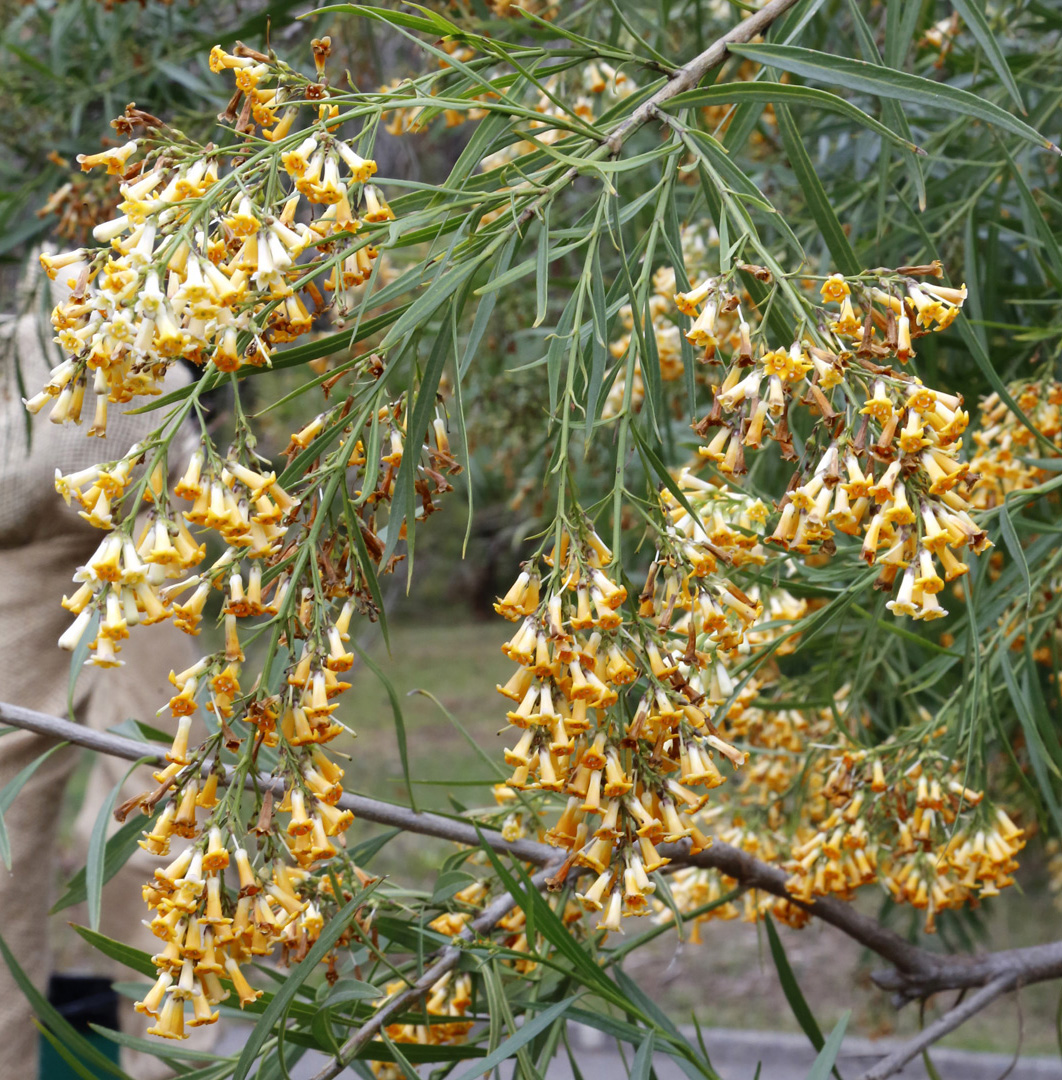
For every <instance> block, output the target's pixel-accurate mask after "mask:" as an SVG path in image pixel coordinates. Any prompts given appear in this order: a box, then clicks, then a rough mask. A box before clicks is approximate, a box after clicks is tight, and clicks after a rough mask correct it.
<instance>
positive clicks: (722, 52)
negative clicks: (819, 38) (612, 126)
mask: <svg viewBox="0 0 1062 1080" xmlns="http://www.w3.org/2000/svg"><path fill="white" fill-rule="evenodd" d="M796 2H797V0H771V2H770V3H769V4H764V6H763V7H762V8H760V10H759V11H757V12H756V13H755V14H754V15H750V16H749V17H748V18H747V19H744V20H742V21H741V22H739V23H738V24H737V26H735V27H734V28H733V29H732V30H729V31H727V33H725V34H724V35H723V36H722V37H721V38H719V39H718V40H717V41H714V42H713V43H712V44H711V45H709V46H708V48H707V49H705V50H704V52H702V53H700V54H699V55H698V56H695V57H694V58H693V59H692V60H691V61H690V62H689V63H688V64H685V65H684V66H683V67H681V68H679V69H678V71H676V72H675V74H674V75H673V76H672V78H671V79H670V81H669V82H668V83H667V84H666V85H665V86H662V87H661V88H660V89H659V90H657V92H656V93H655V94H653V96H652V97H651V98H649V99H648V100H646V101H643V102H642V104H641V105H639V106H638V108H636V109H635V110H634V112H632V113H631V115H630V116H628V117H627V119H626V120H624V121H623V122H622V123H621V124H619V125H618V126H617V128H616V130H615V131H613V132H612V134H611V135H609V137H608V139H607V140H606V145H607V146H608V148H609V150H610V151H611V152H612V153H613V154H615V153H618V151H619V149H620V147H622V146H623V144H624V142H626V140H627V139H628V138H630V136H631V135H633V134H634V132H635V131H637V130H638V128H640V127H641V126H642V125H643V124H645V123H647V122H648V121H650V120H653V119H655V118H656V117H657V116H658V115H659V107H660V106H661V105H663V103H664V102H665V101H670V100H671V99H672V98H673V97H676V96H677V95H678V94H682V93H685V92H686V91H687V90H692V89H693V88H694V87H695V86H696V85H697V84H698V83H699V82H700V81H701V79H703V78H704V77H705V75H707V74H708V72H709V71H711V70H712V68H716V67H719V65H720V64H721V63H722V62H723V61H724V60H725V59H726V57H727V51H728V50H729V48H730V46H731V45H742V44H745V43H746V42H749V41H751V40H752V39H753V38H754V37H756V36H757V35H758V34H762V33H763V31H764V30H766V29H767V28H768V27H770V25H771V24H772V23H773V22H775V20H776V19H778V18H779V17H780V16H782V15H784V14H785V13H786V12H787V11H788V10H789V9H790V8H791V7H792V6H793V5H794V4H795V3H796Z"/></svg>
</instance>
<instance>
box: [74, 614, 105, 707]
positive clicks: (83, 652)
mask: <svg viewBox="0 0 1062 1080" xmlns="http://www.w3.org/2000/svg"><path fill="white" fill-rule="evenodd" d="M99 623H100V616H99V613H98V612H97V613H96V614H94V615H93V616H92V618H91V619H90V620H89V624H88V626H87V627H85V632H84V633H83V634H82V635H81V640H80V641H79V642H78V643H77V645H76V646H75V647H74V651H73V652H72V653H71V654H70V677H69V679H68V680H67V684H66V718H67V719H68V720H69V721H70V723H72V724H76V723H77V717H76V716H75V715H74V691H75V689H77V679H78V676H79V675H80V674H81V672H82V670H83V669H84V666H85V661H86V660H87V659H88V654H89V649H90V648H91V646H92V642H93V641H94V640H95V637H96V627H97V626H99Z"/></svg>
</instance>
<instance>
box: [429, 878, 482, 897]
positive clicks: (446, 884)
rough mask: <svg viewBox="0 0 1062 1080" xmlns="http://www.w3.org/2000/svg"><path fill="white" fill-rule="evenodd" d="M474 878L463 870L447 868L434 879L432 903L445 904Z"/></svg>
mask: <svg viewBox="0 0 1062 1080" xmlns="http://www.w3.org/2000/svg"><path fill="white" fill-rule="evenodd" d="M475 880H476V879H475V878H474V877H473V876H472V875H471V874H470V873H468V872H467V871H465V870H447V871H445V872H444V873H442V874H440V875H439V876H438V877H437V878H436V879H435V888H434V889H432V893H431V902H432V904H445V903H446V901H447V900H449V899H451V898H452V897H453V896H454V895H455V894H456V893H459V892H460V891H461V890H462V889H463V888H465V886H467V885H470V884H471V883H472V882H473V881H475Z"/></svg>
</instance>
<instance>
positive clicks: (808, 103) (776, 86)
mask: <svg viewBox="0 0 1062 1080" xmlns="http://www.w3.org/2000/svg"><path fill="white" fill-rule="evenodd" d="M731 101H732V102H736V103H739V104H744V103H745V102H751V103H753V104H759V103H764V104H772V105H773V104H775V103H776V102H779V101H780V102H782V103H783V104H787V105H793V106H795V107H797V108H805V107H806V108H815V109H825V110H826V111H827V112H833V113H839V114H840V115H841V116H846V117H848V118H849V119H850V120H854V121H855V122H856V123H857V124H860V125H862V126H863V127H865V128H867V129H868V130H870V131H873V132H875V133H876V134H878V135H880V136H881V137H882V138H883V139H888V140H889V141H890V142H893V143H896V144H897V145H898V146H902V147H905V148H906V149H909V150H913V151H914V152H915V153H919V154H924V153H925V151H924V150H923V149H922V148H921V147H919V146H915V144H914V143H912V142H911V141H910V139H906V138H904V137H903V136H902V135H900V134H899V133H897V132H895V131H892V130H891V129H890V128H887V127H886V126H885V125H884V124H882V123H881V122H880V121H878V120H875V119H874V117H873V116H870V115H869V114H868V113H865V112H863V110H862V109H860V108H858V107H857V106H855V105H853V104H852V103H851V102H850V101H846V100H845V99H844V98H841V97H838V96H837V95H836V94H831V93H830V92H829V91H828V90H817V89H816V88H815V87H813V86H798V85H795V84H794V83H778V82H731V83H717V84H716V85H714V86H705V87H702V88H701V89H699V90H687V91H686V93H684V94H677V95H676V96H675V97H673V98H672V99H671V100H670V101H669V102H667V103H666V104H665V105H664V106H663V108H664V109H665V110H666V111H668V112H670V111H671V110H673V109H676V108H681V107H683V106H686V107H689V106H693V107H698V108H699V107H701V106H704V105H717V104H720V103H722V102H731ZM757 115H759V112H757ZM724 143H725V145H727V146H730V145H731V143H730V142H729V140H727V139H726V138H725V136H724Z"/></svg>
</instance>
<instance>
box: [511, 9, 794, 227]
mask: <svg viewBox="0 0 1062 1080" xmlns="http://www.w3.org/2000/svg"><path fill="white" fill-rule="evenodd" d="M796 3H797V0H770V3H768V4H765V5H764V6H763V7H762V8H761V9H760V10H759V11H757V12H756V13H755V14H754V15H750V16H749V17H748V18H747V19H744V20H742V21H741V22H739V23H738V24H737V26H735V27H734V28H733V29H732V30H729V31H728V32H727V33H725V34H724V35H723V36H722V37H721V38H719V39H718V40H717V41H715V42H713V43H712V44H711V45H709V46H708V48H707V49H705V50H704V52H702V53H700V54H698V55H697V56H695V57H694V58H693V59H692V60H691V61H690V62H689V63H688V64H685V65H683V66H682V67H680V68H679V69H678V70H677V71H676V72H675V73H674V74H673V75H672V76H671V78H670V79H669V80H668V82H666V83H665V84H664V85H663V86H662V87H660V89H659V90H657V92H656V93H655V94H653V96H652V97H650V98H648V99H647V100H645V101H643V102H642V104H641V105H639V106H638V108H636V109H635V110H634V112H632V113H631V115H630V116H628V117H627V119H626V120H624V121H622V123H620V124H618V125H617V126H616V128H615V130H614V131H612V133H611V134H610V135H609V136H608V138H606V139H605V140H604V141H603V142H602V144H601V147H600V148H599V150H597V151H595V155H596V156H597V157H601V156H603V154H607V155H608V156H610V157H615V156H616V154H618V153H619V152H620V150H621V149H622V148H623V144H624V143H625V142H626V141H627V140H628V139H629V138H630V137H631V136H632V135H633V134H634V133H635V132H636V131H637V130H638V129H639V128H640V127H642V126H643V125H644V124H646V123H648V122H649V121H650V120H653V119H656V118H657V117H658V116H659V115H660V111H659V110H660V106H661V105H663V103H664V102H665V101H670V100H671V99H672V98H673V97H675V96H676V95H677V94H681V93H683V92H685V91H686V90H691V89H692V88H693V87H695V86H696V85H697V84H698V83H699V82H700V81H701V79H703V78H704V77H705V75H707V74H708V72H709V71H711V70H712V68H716V67H718V66H719V65H720V64H721V63H722V62H723V61H724V60H725V59H726V57H727V50H728V49H729V47H730V46H731V45H738V44H744V43H746V42H749V41H751V40H752V39H753V38H754V37H756V36H757V35H758V34H762V33H763V31H764V30H766V29H767V28H768V27H769V26H770V25H771V24H772V23H773V22H774V21H775V20H776V19H778V18H779V17H781V16H782V15H784V14H785V13H786V12H787V11H788V10H789V9H790V8H791V7H793V6H794V5H795V4H796ZM593 156H594V155H592V157H593ZM591 159H592V158H588V159H587V160H588V161H590V160H591ZM578 175H579V167H578V166H576V165H573V166H572V167H571V168H570V169H568V170H567V171H566V172H564V173H562V174H561V177H560V179H559V180H558V181H556V183H555V184H553V185H550V190H549V191H548V192H546V193H545V194H543V195H542V196H541V198H539V199H536V200H535V201H534V202H533V203H532V204H531V205H530V206H528V207H527V208H526V209H525V210H524V211H523V213H521V215H520V217H519V219H518V221H517V224H518V225H524V224H526V223H527V222H528V221H530V220H531V218H533V217H534V216H535V213H536V212H537V210H538V209H539V207H540V206H541V205H543V204H544V203H545V202H547V201H548V200H549V199H550V198H552V196H553V194H554V188H556V189H557V190H559V189H560V188H563V187H564V186H565V185H567V184H568V183H570V182H571V181H572V180H574V179H575V178H576V177H577V176H578Z"/></svg>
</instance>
